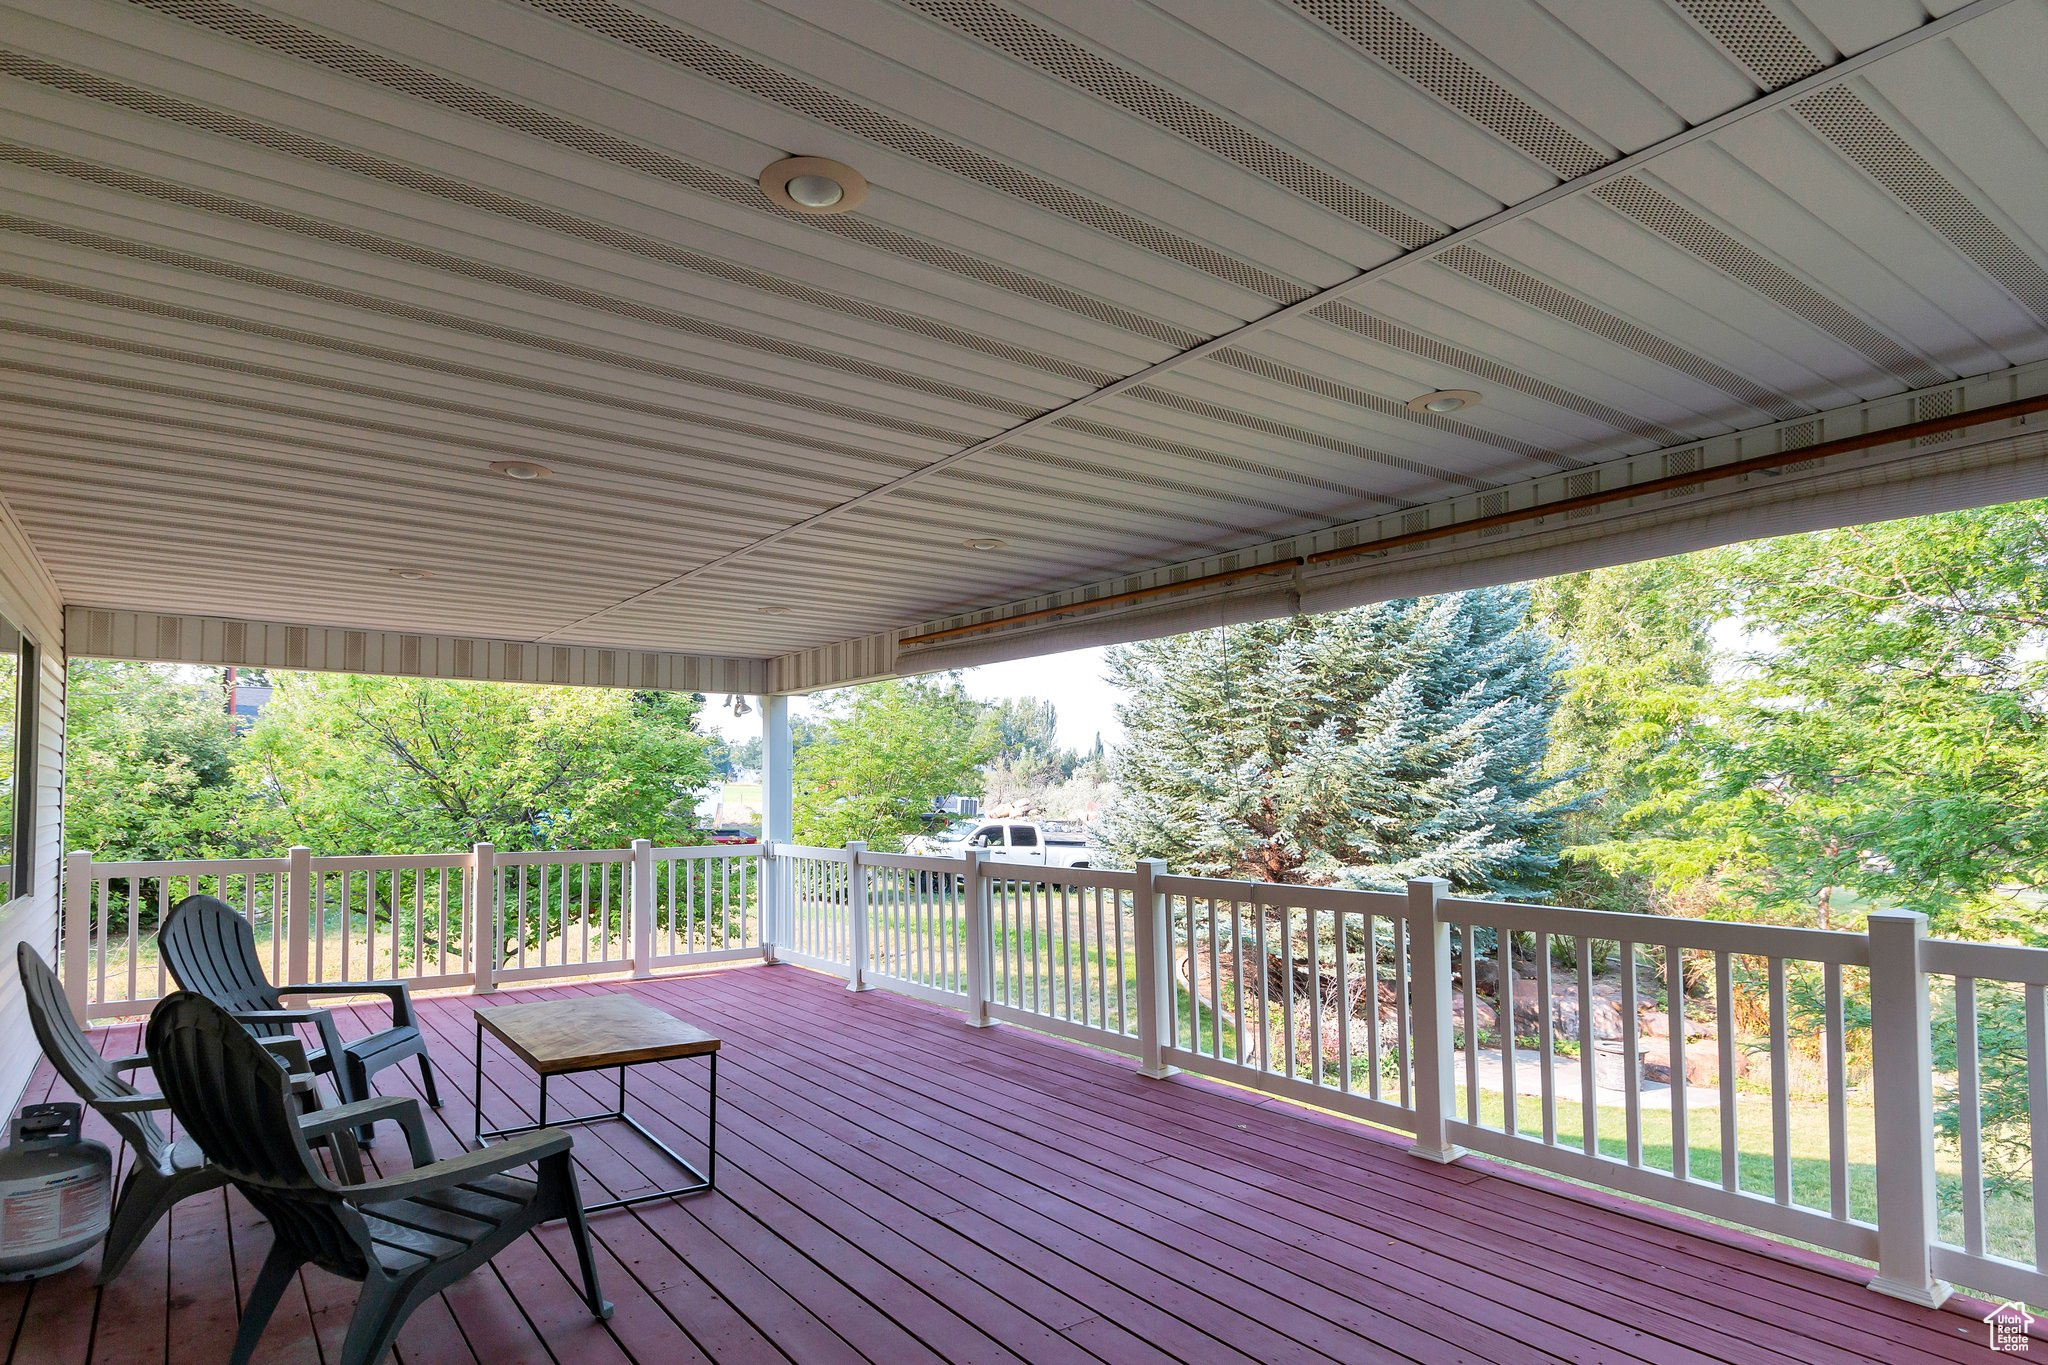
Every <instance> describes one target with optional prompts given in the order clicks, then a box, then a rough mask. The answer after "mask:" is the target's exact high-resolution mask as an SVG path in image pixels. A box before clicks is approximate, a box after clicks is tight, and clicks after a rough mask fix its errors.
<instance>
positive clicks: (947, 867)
mask: <svg viewBox="0 0 2048 1365" xmlns="http://www.w3.org/2000/svg"><path fill="white" fill-rule="evenodd" d="M860 860H861V862H863V863H865V864H866V865H868V866H869V867H893V868H899V869H901V870H903V871H906V872H935V873H943V874H945V875H947V876H954V877H957V876H960V875H961V874H962V873H963V872H964V871H965V870H966V867H967V860H966V859H965V858H945V857H940V856H938V855H937V854H929V853H863V854H861V855H860Z"/></svg>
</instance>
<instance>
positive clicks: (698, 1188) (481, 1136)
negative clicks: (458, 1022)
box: [470, 1019, 718, 1213]
mask: <svg viewBox="0 0 2048 1365" xmlns="http://www.w3.org/2000/svg"><path fill="white" fill-rule="evenodd" d="M705 1055H707V1056H708V1057H709V1058H710V1059H711V1072H710V1077H709V1081H710V1087H709V1103H708V1104H707V1106H706V1110H705V1118H706V1133H705V1153H706V1155H705V1161H704V1169H702V1170H699V1169H698V1168H697V1166H696V1165H695V1163H693V1162H691V1161H690V1160H689V1159H688V1158H686V1157H685V1156H683V1154H682V1153H680V1152H678V1151H676V1150H675V1148H673V1147H671V1146H669V1145H668V1144H667V1143H666V1142H663V1141H662V1140H661V1139H660V1138H658V1137H656V1136H655V1135H654V1134H653V1133H652V1132H651V1131H649V1130H648V1128H647V1125H645V1124H644V1123H642V1122H640V1120H639V1119H638V1118H636V1117H634V1116H633V1115H632V1114H631V1113H629V1112H628V1111H627V1109H626V1067H624V1066H621V1067H618V1068H617V1070H618V1073H619V1086H618V1102H617V1104H616V1106H615V1107H614V1108H612V1109H610V1110H606V1111H603V1112H600V1113H596V1114H578V1115H575V1116H573V1117H570V1118H565V1119H556V1120H554V1121H553V1122H552V1123H550V1122H549V1120H548V1079H549V1076H550V1075H552V1074H559V1075H564V1076H577V1075H584V1074H587V1072H589V1071H609V1070H612V1069H613V1068H611V1067H608V1066H600V1067H588V1068H585V1069H584V1070H582V1071H564V1072H559V1073H543V1074H542V1075H541V1076H540V1122H538V1123H520V1124H514V1125H512V1126H510V1127H506V1128H486V1127H484V1126H483V1122H484V1118H483V1105H482V1097H483V1076H484V1028H483V1022H482V1020H481V1019H479V1020H478V1022H477V1028H476V1065H475V1068H474V1079H473V1085H472V1089H471V1092H470V1093H471V1094H472V1095H475V1096H476V1097H477V1100H478V1103H477V1106H476V1126H475V1133H476V1145H477V1146H478V1147H482V1146H484V1145H486V1144H487V1143H488V1142H490V1140H491V1139H493V1138H503V1137H511V1136H513V1135H514V1134H517V1133H532V1132H537V1131H538V1130H540V1129H542V1128H548V1127H555V1128H566V1127H571V1126H575V1125H581V1124H587V1123H604V1122H608V1121H613V1120H616V1121H617V1122H620V1123H623V1124H625V1125H626V1126H627V1127H629V1128H631V1129H632V1130H633V1131H634V1132H636V1133H638V1134H639V1135H640V1136H641V1137H643V1138H645V1139H647V1141H648V1142H649V1143H651V1144H653V1145H654V1146H655V1147H656V1148H658V1149H660V1151H661V1152H662V1154H663V1155H665V1156H666V1157H668V1159H669V1160H671V1161H673V1162H675V1164H676V1165H678V1166H680V1167H682V1168H683V1170H684V1171H686V1172H687V1173H688V1174H689V1175H690V1176H691V1180H690V1181H689V1182H688V1183H686V1184H682V1185H674V1186H671V1187H669V1188H668V1189H663V1190H649V1191H647V1192H646V1193H643V1194H636V1195H630V1196H628V1197H626V1198H623V1199H606V1200H602V1201H600V1202H598V1203H594V1204H585V1205H584V1206H583V1211H584V1212H585V1213H601V1212H603V1211H604V1210H606V1209H617V1208H624V1207H625V1206H627V1205H629V1204H645V1203H648V1202H650V1201H652V1200H656V1199H675V1198H678V1197H680V1196H683V1195H690V1194H704V1193H707V1192H709V1191H711V1190H714V1189H716V1188H717V1172H718V1054H717V1053H716V1052H711V1053H707V1054H705Z"/></svg>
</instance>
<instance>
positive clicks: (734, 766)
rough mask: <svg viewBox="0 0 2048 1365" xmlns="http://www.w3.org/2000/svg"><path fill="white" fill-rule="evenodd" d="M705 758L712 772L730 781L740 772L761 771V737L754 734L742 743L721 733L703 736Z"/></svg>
mask: <svg viewBox="0 0 2048 1365" xmlns="http://www.w3.org/2000/svg"><path fill="white" fill-rule="evenodd" d="M704 745H705V749H704V753H705V758H706V759H707V760H708V761H709V762H710V764H711V771H712V773H713V774H714V775H715V776H717V777H721V778H724V779H726V780H727V781H731V780H732V779H733V778H735V777H738V776H739V775H740V774H741V773H758V772H760V771H761V737H760V736H759V735H754V736H751V737H750V738H748V739H747V740H746V741H745V742H744V743H740V742H736V741H734V740H729V739H727V738H725V737H724V736H723V735H706V736H705V737H704Z"/></svg>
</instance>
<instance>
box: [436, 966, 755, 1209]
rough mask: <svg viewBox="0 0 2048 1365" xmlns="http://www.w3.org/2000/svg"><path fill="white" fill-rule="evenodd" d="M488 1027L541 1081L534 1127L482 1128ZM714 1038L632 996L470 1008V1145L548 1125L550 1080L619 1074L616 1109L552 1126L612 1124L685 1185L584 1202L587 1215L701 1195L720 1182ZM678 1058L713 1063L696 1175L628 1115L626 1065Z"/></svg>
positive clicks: (595, 996) (716, 1045) (694, 1171)
mask: <svg viewBox="0 0 2048 1365" xmlns="http://www.w3.org/2000/svg"><path fill="white" fill-rule="evenodd" d="M485 1029H489V1030H490V1031H491V1033H492V1034H494V1035H495V1036H496V1037H497V1039H498V1041H499V1042H501V1043H503V1044H504V1045H505V1046H506V1047H507V1048H509V1049H510V1050H511V1052H512V1054H513V1055H514V1056H516V1057H518V1058H519V1059H520V1060H521V1061H523V1062H525V1063H526V1064H527V1065H528V1066H530V1067H532V1068H533V1072H534V1075H536V1076H538V1077H539V1078H540V1122H539V1123H522V1124H518V1125H515V1126H513V1127H510V1128H486V1127H484V1126H483V1124H484V1118H483V1104H482V1102H481V1100H482V1096H483V1083H484V1030H485ZM718 1041H719V1040H718V1039H717V1038H716V1037H714V1036H713V1035H711V1034H709V1033H706V1032H705V1031H704V1030H703V1029H700V1028H698V1027H696V1026H695V1025H693V1024H686V1023H684V1022H683V1021H682V1020H680V1019H678V1018H676V1017H675V1016H674V1015H672V1014H669V1013H667V1012H666V1011H664V1010H658V1009H656V1008H654V1006H652V1005H649V1004H646V1003H644V1002H642V1001H640V1000H636V999H634V998H633V997H632V996H630V995H591V996H579V997H578V998H576V999H574V1000H546V1001H540V1002H537V1003H535V1004H531V1005H492V1006H489V1007H487V1008H484V1009H479V1010H477V1011H476V1072H475V1078H474V1085H473V1086H472V1088H471V1090H470V1094H471V1095H473V1096H475V1097H477V1099H478V1104H477V1106H476V1144H477V1146H479V1147H481V1146H483V1145H484V1144H485V1143H486V1142H488V1141H489V1140H490V1139H492V1138H501V1137H510V1136H512V1135H513V1134H514V1133H531V1132H533V1131H535V1130H536V1129H540V1128H546V1127H549V1126H551V1125H550V1123H549V1121H548V1078H549V1077H551V1076H573V1075H576V1074H578V1073H580V1072H585V1071H611V1070H617V1071H618V1073H619V1101H618V1104H617V1106H616V1107H614V1108H612V1109H609V1110H606V1111H604V1112H602V1113H597V1114H578V1115H575V1116H573V1117H570V1118H565V1119H557V1120H555V1121H554V1124H553V1125H552V1126H562V1125H566V1124H572V1123H602V1122H605V1121H607V1120H612V1119H616V1120H618V1121H620V1122H622V1123H625V1124H626V1125H628V1126H629V1127H631V1128H632V1129H633V1131H635V1132H636V1133H638V1134H640V1136H641V1137H644V1138H646V1139H647V1140H648V1141H649V1142H651V1143H653V1144H654V1145H655V1146H656V1147H659V1148H660V1149H661V1150H662V1151H663V1152H664V1153H666V1154H667V1156H668V1158H669V1159H670V1160H671V1161H673V1162H675V1163H676V1164H677V1165H678V1166H680V1167H682V1168H683V1169H684V1170H685V1171H687V1172H689V1173H690V1175H691V1177H692V1180H691V1182H690V1183H689V1184H686V1185H677V1186H674V1187H672V1188H670V1189H665V1190H653V1191H650V1192H648V1193H645V1194H636V1195H632V1196H630V1197H628V1198H625V1199H608V1200H605V1201H604V1202H603V1203H598V1204H586V1205H584V1211H585V1212H586V1213H596V1212H598V1211H600V1210H603V1209H616V1208H623V1207H624V1206H625V1205H627V1204H643V1203H646V1202H647V1201H648V1200H651V1199H673V1198H675V1197H676V1196H678V1195H685V1194H701V1193H703V1192H704V1191H706V1190H710V1189H715V1188H717V1180H718ZM684 1057H708V1058H709V1059H710V1061H711V1086H710V1096H711V1102H710V1106H709V1109H708V1114H707V1120H706V1135H705V1148H706V1151H707V1153H708V1155H707V1156H706V1158H705V1161H704V1169H703V1170H701V1171H700V1170H698V1169H697V1168H696V1167H695V1166H694V1165H692V1164H691V1163H690V1162H688V1161H686V1160H685V1159H684V1158H683V1156H682V1155H681V1153H679V1152H677V1151H676V1150H675V1149H674V1148H673V1147H670V1146H669V1145H668V1144H667V1143H666V1142H663V1141H662V1140H661V1139H660V1138H658V1137H656V1136H655V1135H654V1134H653V1133H650V1132H648V1131H647V1128H646V1126H645V1125H644V1124H642V1123H641V1122H640V1120H638V1119H636V1118H634V1117H633V1116H632V1115H631V1114H629V1113H627V1112H626V1068H628V1067H631V1066H637V1065H639V1064H640V1063H642V1062H672V1061H676V1060H679V1059H681V1058H684Z"/></svg>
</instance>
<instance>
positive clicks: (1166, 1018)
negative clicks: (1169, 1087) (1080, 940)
mask: <svg viewBox="0 0 2048 1365" xmlns="http://www.w3.org/2000/svg"><path fill="white" fill-rule="evenodd" d="M1136 870H1137V874H1138V885H1137V889H1136V890H1134V891H1133V892H1132V893H1131V922H1132V929H1133V936H1134V937H1135V938H1136V939H1137V958H1138V963H1137V966H1138V1070H1139V1071H1140V1072H1141V1073H1142V1074H1144V1075H1147V1076H1150V1077H1152V1078H1153V1079H1154V1080H1163V1079H1165V1078H1166V1077H1168V1076H1171V1075H1172V1074H1173V1073H1174V1070H1175V1068H1173V1067H1170V1066H1168V1065H1167V1064H1166V1058H1165V1055H1164V1052H1163V1049H1164V1048H1165V1046H1166V1040H1167V1039H1168V1038H1169V1037H1171V1036H1172V1035H1173V995H1174V992H1173V926H1172V925H1171V924H1169V923H1167V919H1166V896H1165V893H1163V892H1161V891H1159V890H1158V889H1157V881H1158V879H1159V878H1160V877H1162V876H1164V875H1166V861H1165V860H1164V859H1163V858H1140V859H1138V862H1137V868H1136Z"/></svg>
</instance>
